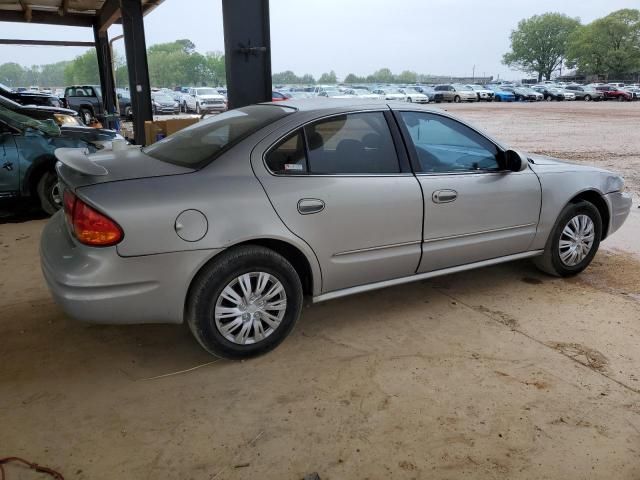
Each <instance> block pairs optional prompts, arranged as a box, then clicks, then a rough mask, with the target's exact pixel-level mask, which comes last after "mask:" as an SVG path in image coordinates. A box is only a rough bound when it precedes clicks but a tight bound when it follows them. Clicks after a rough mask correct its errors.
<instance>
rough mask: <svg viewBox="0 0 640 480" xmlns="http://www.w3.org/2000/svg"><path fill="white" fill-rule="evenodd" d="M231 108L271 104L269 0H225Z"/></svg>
mask: <svg viewBox="0 0 640 480" xmlns="http://www.w3.org/2000/svg"><path fill="white" fill-rule="evenodd" d="M222 15H223V20H224V51H225V66H226V72H227V89H228V92H227V96H228V99H229V108H238V107H242V106H245V105H251V104H252V103H259V102H270V101H271V34H270V29H269V0H222Z"/></svg>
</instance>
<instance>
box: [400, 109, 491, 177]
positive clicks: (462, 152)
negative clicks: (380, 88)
mask: <svg viewBox="0 0 640 480" xmlns="http://www.w3.org/2000/svg"><path fill="white" fill-rule="evenodd" d="M400 115H401V117H402V119H403V120H404V123H405V125H406V126H407V129H408V130H409V135H410V136H411V140H412V141H413V144H414V146H415V149H416V152H417V155H418V161H419V162H420V171H421V172H424V173H449V172H474V171H491V170H499V169H500V165H499V162H498V154H499V150H498V147H497V146H495V145H494V144H493V143H492V142H490V141H489V140H487V139H486V138H484V137H483V136H482V135H480V134H478V133H476V132H474V131H473V130H472V129H470V128H469V127H467V126H465V125H463V124H461V123H459V122H457V121H455V120H452V119H450V118H447V117H441V116H439V115H432V114H428V113H420V112H401V113H400Z"/></svg>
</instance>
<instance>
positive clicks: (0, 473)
mask: <svg viewBox="0 0 640 480" xmlns="http://www.w3.org/2000/svg"><path fill="white" fill-rule="evenodd" d="M9 462H18V463H23V464H25V465H26V466H27V467H29V468H30V469H31V470H35V471H36V472H40V473H46V474H47V475H51V476H52V477H53V478H55V480H64V477H63V476H62V474H61V473H58V472H56V471H55V470H52V469H50V468H48V467H43V466H42V465H38V464H37V463H31V462H27V461H26V460H24V459H23V458H19V457H7V458H0V480H5V476H4V467H3V465H4V464H6V463H9Z"/></svg>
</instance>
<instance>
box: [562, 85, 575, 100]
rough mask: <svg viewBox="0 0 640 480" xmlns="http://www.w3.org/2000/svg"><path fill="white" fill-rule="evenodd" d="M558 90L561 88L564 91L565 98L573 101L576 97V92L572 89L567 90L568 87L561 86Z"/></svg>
mask: <svg viewBox="0 0 640 480" xmlns="http://www.w3.org/2000/svg"><path fill="white" fill-rule="evenodd" d="M558 90H560V91H561V92H562V94H563V95H564V99H565V100H568V101H573V100H575V99H576V94H575V92H573V91H571V90H567V89H566V88H559V89H558Z"/></svg>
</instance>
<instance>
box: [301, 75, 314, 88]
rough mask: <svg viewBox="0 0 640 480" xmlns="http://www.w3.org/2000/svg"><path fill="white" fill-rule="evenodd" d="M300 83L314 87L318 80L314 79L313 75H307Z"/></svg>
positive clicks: (303, 76)
mask: <svg viewBox="0 0 640 480" xmlns="http://www.w3.org/2000/svg"><path fill="white" fill-rule="evenodd" d="M300 83H302V84H305V85H313V84H314V83H316V79H315V78H313V75H311V74H310V73H305V74H304V75H302V77H300Z"/></svg>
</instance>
